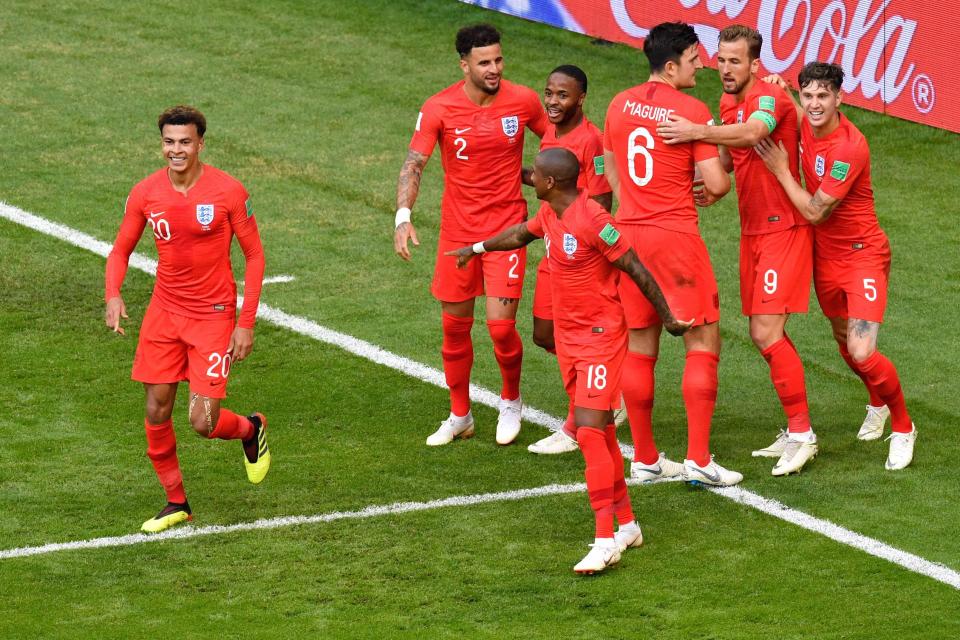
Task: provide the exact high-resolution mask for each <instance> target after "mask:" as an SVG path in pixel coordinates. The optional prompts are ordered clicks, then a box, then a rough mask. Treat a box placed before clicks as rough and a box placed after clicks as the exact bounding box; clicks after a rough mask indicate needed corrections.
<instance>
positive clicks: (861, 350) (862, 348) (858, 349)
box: [847, 342, 876, 364]
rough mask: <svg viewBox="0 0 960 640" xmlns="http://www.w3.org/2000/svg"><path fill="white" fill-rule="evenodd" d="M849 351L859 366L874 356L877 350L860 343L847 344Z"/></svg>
mask: <svg viewBox="0 0 960 640" xmlns="http://www.w3.org/2000/svg"><path fill="white" fill-rule="evenodd" d="M847 351H848V352H849V353H850V357H851V358H852V359H853V361H854V362H856V363H858V364H859V363H861V362H864V361H865V360H867V359H868V358H869V357H870V356H872V355H873V352H874V351H876V349H875V348H874V347H873V345H871V344H868V343H863V342H858V343H856V344H847Z"/></svg>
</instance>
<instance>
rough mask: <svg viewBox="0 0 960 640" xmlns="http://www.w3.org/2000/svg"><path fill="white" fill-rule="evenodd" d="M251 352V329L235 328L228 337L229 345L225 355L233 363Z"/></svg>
mask: <svg viewBox="0 0 960 640" xmlns="http://www.w3.org/2000/svg"><path fill="white" fill-rule="evenodd" d="M251 351H253V329H244V328H243V327H237V328H236V329H234V330H233V335H232V336H230V344H229V345H227V353H229V354H230V359H231V360H233V361H234V362H240V361H241V360H243V359H244V358H246V357H247V356H248V355H250V352H251Z"/></svg>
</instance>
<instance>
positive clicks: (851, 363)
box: [837, 343, 884, 407]
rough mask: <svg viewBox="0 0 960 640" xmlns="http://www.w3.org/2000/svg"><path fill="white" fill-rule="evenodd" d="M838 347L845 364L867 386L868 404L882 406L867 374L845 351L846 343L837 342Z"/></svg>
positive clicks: (880, 399) (881, 401)
mask: <svg viewBox="0 0 960 640" xmlns="http://www.w3.org/2000/svg"><path fill="white" fill-rule="evenodd" d="M837 346H838V347H839V348H840V357H841V358H843V361H844V362H846V363H847V366H848V367H850V370H851V371H853V372H854V373H855V374H857V377H859V378H860V379H861V380H863V384H864V386H865V387H866V388H867V393H869V394H870V406H872V407H882V406H883V405H884V402H883V399H882V398H881V397H880V394H879V393H877V390H876V389H875V388H874V387H873V385H871V384H870V381H869V380H868V379H867V376H866V375H865V374H864V373H863V372H862V371H861V370H860V367H859V366H857V363H856V362H854V361H853V357H852V356H851V355H850V352H849V351H847V345H845V344H839V343H838V344H837Z"/></svg>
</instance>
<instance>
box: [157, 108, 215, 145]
mask: <svg viewBox="0 0 960 640" xmlns="http://www.w3.org/2000/svg"><path fill="white" fill-rule="evenodd" d="M168 124H192V125H195V126H196V127H197V135H199V136H200V137H201V138H202V137H203V134H204V133H206V131H207V119H206V118H204V117H203V114H202V113H200V110H199V109H195V108H194V107H190V106H187V105H185V104H178V105H177V106H175V107H170V108H169V109H167V110H166V111H164V112H163V113H161V114H160V117H159V118H158V119H157V126H158V127H160V133H163V127H164V126H166V125H168Z"/></svg>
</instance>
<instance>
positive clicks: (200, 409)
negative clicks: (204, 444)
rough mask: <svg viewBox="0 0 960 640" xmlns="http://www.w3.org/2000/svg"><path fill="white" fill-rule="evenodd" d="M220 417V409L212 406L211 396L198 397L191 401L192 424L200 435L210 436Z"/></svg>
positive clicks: (203, 436)
mask: <svg viewBox="0 0 960 640" xmlns="http://www.w3.org/2000/svg"><path fill="white" fill-rule="evenodd" d="M219 418H220V409H219V408H218V407H214V406H212V403H211V402H210V399H209V398H204V397H198V398H197V399H196V400H195V401H194V402H192V403H191V407H190V426H191V427H192V428H193V430H194V432H195V433H196V434H197V435H198V436H200V437H202V438H209V437H210V436H211V434H212V433H213V429H214V427H216V425H217V420H219Z"/></svg>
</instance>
